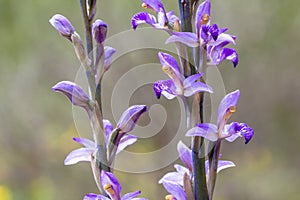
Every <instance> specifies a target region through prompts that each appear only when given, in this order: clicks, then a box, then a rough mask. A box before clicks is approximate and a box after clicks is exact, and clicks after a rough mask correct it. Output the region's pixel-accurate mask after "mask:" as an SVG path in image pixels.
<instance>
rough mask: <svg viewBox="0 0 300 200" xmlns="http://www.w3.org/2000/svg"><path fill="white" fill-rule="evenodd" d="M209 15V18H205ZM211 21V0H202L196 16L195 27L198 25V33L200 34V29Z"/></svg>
mask: <svg viewBox="0 0 300 200" xmlns="http://www.w3.org/2000/svg"><path fill="white" fill-rule="evenodd" d="M206 17H209V18H208V20H207V19H205V18H206ZM209 21H210V1H209V0H205V1H204V2H202V3H201V4H200V5H199V7H198V8H197V11H196V18H195V27H196V34H197V35H199V31H200V28H201V26H202V25H204V24H208V23H209Z"/></svg>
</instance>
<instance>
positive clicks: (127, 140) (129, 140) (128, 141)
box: [117, 134, 138, 154]
mask: <svg viewBox="0 0 300 200" xmlns="http://www.w3.org/2000/svg"><path fill="white" fill-rule="evenodd" d="M137 140H138V138H137V137H136V136H135V135H131V134H126V135H124V136H123V137H122V138H121V140H120V142H119V146H118V149H117V154H118V153H119V152H120V151H122V150H123V149H125V148H126V147H127V146H129V145H132V144H133V143H135V142H136V141H137Z"/></svg>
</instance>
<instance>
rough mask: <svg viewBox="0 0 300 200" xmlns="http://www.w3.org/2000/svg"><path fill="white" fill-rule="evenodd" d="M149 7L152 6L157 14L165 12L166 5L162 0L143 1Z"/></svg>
mask: <svg viewBox="0 0 300 200" xmlns="http://www.w3.org/2000/svg"><path fill="white" fill-rule="evenodd" d="M142 1H143V2H144V3H145V4H146V5H147V6H150V8H152V9H153V10H154V11H155V12H159V11H160V10H161V9H163V10H164V5H163V3H162V1H161V0H142Z"/></svg>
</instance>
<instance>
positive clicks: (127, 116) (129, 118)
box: [117, 105, 147, 133]
mask: <svg viewBox="0 0 300 200" xmlns="http://www.w3.org/2000/svg"><path fill="white" fill-rule="evenodd" d="M146 111H147V106H145V105H133V106H131V107H129V108H128V109H127V110H126V111H124V112H123V114H122V115H121V117H120V120H119V122H118V124H117V128H118V129H120V132H122V133H128V132H129V131H131V130H132V129H133V128H134V126H135V124H136V122H137V120H138V119H139V118H140V116H141V115H142V114H143V113H144V112H146Z"/></svg>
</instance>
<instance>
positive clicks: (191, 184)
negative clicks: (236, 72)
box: [132, 0, 254, 200]
mask: <svg viewBox="0 0 300 200" xmlns="http://www.w3.org/2000/svg"><path fill="white" fill-rule="evenodd" d="M142 1H143V7H145V8H149V9H150V10H152V11H154V12H155V13H156V14H157V20H156V18H155V16H153V15H152V14H149V13H147V12H141V13H138V14H136V15H134V16H133V17H132V27H133V29H136V28H137V26H139V25H140V24H143V23H144V24H149V25H151V26H152V27H154V28H155V29H163V30H165V31H167V33H168V34H169V35H170V37H169V38H168V39H167V41H166V43H175V44H176V45H177V47H178V44H181V45H184V46H185V47H186V48H192V52H193V55H192V57H193V60H194V64H190V65H189V67H190V69H188V70H187V69H186V67H185V66H183V64H182V62H181V66H179V64H178V63H177V61H176V59H175V58H174V57H173V56H171V55H169V54H167V53H164V52H159V53H158V58H159V61H160V63H161V65H162V70H163V71H164V72H165V73H166V74H167V75H168V76H169V77H170V79H167V80H159V81H157V82H155V83H154V85H153V89H154V93H155V95H156V97H157V98H158V99H159V98H160V97H161V95H163V96H164V97H166V98H167V99H173V98H174V97H176V96H177V97H180V98H181V99H182V100H183V103H184V104H185V107H186V112H187V113H188V112H190V110H193V109H195V110H200V113H199V114H200V118H201V119H200V120H199V117H197V116H192V119H191V120H190V119H187V124H188V125H187V126H188V127H190V126H192V128H190V129H189V130H188V131H187V133H186V136H188V137H192V143H193V144H192V148H193V151H194V152H196V153H195V154H194V155H193V154H192V150H191V149H189V148H188V147H187V146H185V145H184V144H183V143H182V142H179V143H178V153H179V156H180V159H181V161H182V162H183V163H184V165H185V166H184V167H183V166H181V165H177V164H176V165H175V169H176V172H170V173H167V174H166V175H165V176H164V177H163V178H162V179H161V180H160V181H159V183H162V184H163V186H164V187H165V189H166V190H167V191H168V192H169V193H170V195H167V196H166V199H169V200H171V199H172V200H174V199H175V200H176V199H177V200H179V199H180V200H185V199H189V200H190V199H196V200H197V199H212V197H213V192H214V187H215V182H216V176H217V173H218V172H219V171H220V170H222V169H225V168H228V167H233V166H235V165H234V163H233V162H232V161H225V160H219V157H220V155H221V154H220V144H221V141H223V140H224V139H225V140H227V141H229V142H233V141H234V140H235V139H237V138H238V137H244V140H245V144H247V143H248V142H249V141H250V140H251V138H252V137H253V135H254V131H253V130H252V128H250V127H249V126H248V125H247V124H245V123H239V122H232V123H230V124H227V122H228V120H229V118H230V117H231V115H232V114H234V113H235V112H236V108H237V102H238V99H239V96H240V91H239V90H236V91H234V92H231V93H229V94H227V95H226V96H225V97H224V98H223V100H222V101H221V102H220V105H219V109H218V121H217V123H216V124H212V123H204V122H203V107H201V104H202V105H203V96H204V93H213V89H212V88H211V87H210V86H208V85H207V84H205V82H204V81H205V79H204V78H203V75H204V74H205V72H206V70H205V69H206V66H207V65H208V66H213V65H219V64H221V63H222V62H223V61H224V60H229V61H231V62H232V64H233V66H234V67H236V66H237V65H238V54H237V52H236V50H235V49H233V48H228V47H226V46H227V45H229V44H235V40H236V36H234V35H230V34H227V33H226V31H227V28H219V26H218V25H217V24H211V11H210V8H211V3H210V1H209V0H205V1H203V2H202V3H201V4H200V5H199V6H198V8H197V9H196V10H194V11H192V12H191V13H185V14H186V16H181V17H180V19H181V20H179V18H178V17H176V16H174V12H173V11H171V12H169V13H166V11H165V8H164V6H163V4H162V1H161V0H142ZM192 2H193V1H192ZM184 3H185V4H188V3H189V1H186V2H184ZM184 3H183V4H184ZM180 5H181V4H180V3H179V6H180ZM185 6H187V5H185ZM189 6H191V4H189ZM192 6H194V7H196V6H197V5H192ZM187 7H188V6H187ZM180 9H181V10H184V9H185V8H184V6H181V7H180ZM183 13H184V12H183ZM189 15H193V17H192V18H194V19H195V20H194V28H195V33H194V32H192V30H182V28H180V27H185V26H182V25H183V23H185V22H186V18H185V17H187V16H189ZM188 23H192V22H191V21H190V22H188ZM184 25H186V24H184ZM179 26H180V27H179ZM184 55H186V54H184ZM181 56H182V55H181V54H180V55H179V60H180V61H182V60H181V59H182V58H181ZM184 59H186V60H188V58H184ZM193 96H195V98H194V102H196V104H194V103H193V104H192V105H188V98H191V97H193ZM197 97H198V98H197ZM197 99H202V101H201V100H198V103H197ZM199 104H200V107H199ZM195 105H196V106H195ZM189 117H190V115H189V114H187V118H189ZM193 117H194V119H193ZM195 122H196V123H195ZM192 123H195V124H192ZM193 126H194V127H193ZM199 139H200V140H201V141H202V142H201V143H202V144H204V143H203V142H204V139H205V140H206V141H207V142H209V143H210V146H212V150H211V151H210V152H207V156H205V149H204V148H202V149H201V146H200V144H201V143H200V144H199V142H198V143H197V142H196V141H199ZM202 146H204V145H202ZM200 155H202V157H204V158H207V159H206V160H204V159H203V158H200ZM203 155H204V156H203ZM197 160H198V161H199V162H200V163H201V165H202V166H199V162H198V161H197ZM201 167H202V168H201ZM201 169H202V170H203V173H202V177H199V176H201ZM203 174H205V175H204V176H203ZM199 178H200V180H201V183H199V182H197V181H198V180H199ZM206 188H207V189H206ZM205 193H206V194H205Z"/></svg>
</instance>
